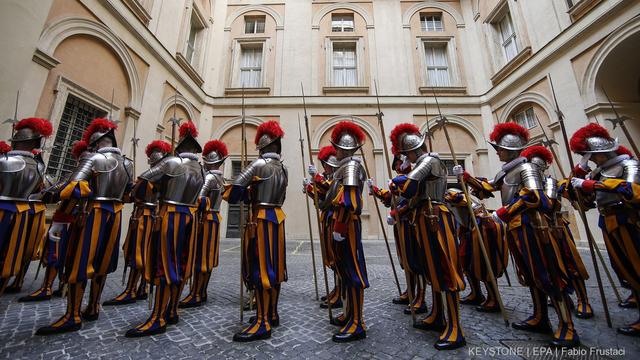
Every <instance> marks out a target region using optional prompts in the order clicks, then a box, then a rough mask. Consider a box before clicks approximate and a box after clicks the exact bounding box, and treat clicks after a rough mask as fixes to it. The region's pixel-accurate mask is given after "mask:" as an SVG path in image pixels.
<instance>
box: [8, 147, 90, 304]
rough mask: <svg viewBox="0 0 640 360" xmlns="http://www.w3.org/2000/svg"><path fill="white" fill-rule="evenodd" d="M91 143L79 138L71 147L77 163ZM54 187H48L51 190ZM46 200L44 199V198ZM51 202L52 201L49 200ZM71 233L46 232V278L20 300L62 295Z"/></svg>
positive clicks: (37, 299)
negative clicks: (63, 273)
mask: <svg viewBox="0 0 640 360" xmlns="http://www.w3.org/2000/svg"><path fill="white" fill-rule="evenodd" d="M88 147H89V144H87V142H86V141H84V140H78V141H76V142H75V143H74V144H73V147H72V148H71V156H73V158H74V159H75V160H76V165H79V164H80V160H81V159H82V158H84V157H89V156H90V155H91V153H90V152H89V151H88ZM65 183H66V180H65V181H59V182H58V183H57V184H56V185H54V186H59V187H61V186H64V185H65ZM52 190H53V189H48V191H49V192H51V191H52ZM43 201H44V199H43ZM48 202H50V201H48ZM71 203H75V201H72V200H65V205H64V206H65V207H66V206H69V204H71ZM78 209H79V207H78V206H77V205H75V207H74V208H73V210H72V211H73V214H74V216H78V215H79V214H78ZM69 235H70V229H69V227H68V228H67V229H65V230H64V231H63V232H62V233H61V234H60V237H59V238H57V237H51V236H49V234H48V233H47V234H45V241H44V246H43V249H42V254H41V256H40V261H41V263H42V266H44V268H45V272H44V279H43V280H42V285H41V286H40V288H39V289H37V290H36V291H34V292H32V293H31V294H29V295H27V296H23V297H21V298H19V299H18V301H19V302H34V301H45V300H49V299H51V296H52V295H55V296H62V288H63V281H62V273H61V270H62V267H63V265H64V261H65V258H66V255H67V245H68V243H69V241H68V240H69ZM56 277H58V278H59V279H60V284H59V286H58V290H56V291H53V282H54V281H55V280H56Z"/></svg>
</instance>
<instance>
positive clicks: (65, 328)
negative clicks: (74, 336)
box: [36, 323, 82, 336]
mask: <svg viewBox="0 0 640 360" xmlns="http://www.w3.org/2000/svg"><path fill="white" fill-rule="evenodd" d="M81 328H82V323H77V324H67V325H62V326H55V327H54V326H43V327H41V328H39V329H38V330H36V335H39V336H47V335H55V334H63V333H67V332H73V331H78V330H80V329H81Z"/></svg>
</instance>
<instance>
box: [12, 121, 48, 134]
mask: <svg viewBox="0 0 640 360" xmlns="http://www.w3.org/2000/svg"><path fill="white" fill-rule="evenodd" d="M27 128H28V129H31V130H32V131H34V132H36V133H38V134H40V135H41V136H44V137H49V136H51V134H53V126H52V125H51V122H49V120H47V119H40V118H26V119H22V120H20V121H18V123H17V124H16V127H15V130H16V131H17V130H20V129H27Z"/></svg>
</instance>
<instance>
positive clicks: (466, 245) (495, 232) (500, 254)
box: [444, 188, 509, 313]
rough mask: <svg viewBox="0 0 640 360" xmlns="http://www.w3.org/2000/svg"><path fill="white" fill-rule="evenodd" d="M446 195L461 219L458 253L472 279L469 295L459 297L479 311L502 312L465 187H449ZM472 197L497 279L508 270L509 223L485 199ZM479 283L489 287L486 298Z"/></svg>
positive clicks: (458, 219) (463, 268)
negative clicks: (496, 216)
mask: <svg viewBox="0 0 640 360" xmlns="http://www.w3.org/2000/svg"><path fill="white" fill-rule="evenodd" d="M444 199H445V201H446V202H447V204H448V205H449V208H450V209H451V211H452V212H453V214H454V216H455V218H456V221H457V223H458V229H457V232H458V239H459V240H460V244H459V246H458V257H459V259H460V263H461V264H462V270H463V271H464V274H465V275H466V276H467V279H468V280H469V288H470V290H471V292H470V293H469V295H467V296H466V297H465V298H463V299H462V300H460V303H462V304H468V305H477V306H476V310H477V311H480V312H489V313H495V312H500V306H499V304H498V297H497V294H496V293H495V291H494V290H493V286H491V278H490V277H489V272H488V271H487V267H486V265H485V262H484V259H483V257H482V253H481V250H480V243H479V241H480V239H478V236H477V232H475V231H473V226H472V222H473V218H472V217H471V214H470V213H469V208H468V206H467V198H466V196H465V195H464V193H463V192H462V190H460V189H456V188H450V189H448V190H447V192H446V194H445V197H444ZM471 201H472V207H473V211H474V213H475V215H476V220H477V221H478V226H479V227H480V231H481V232H482V240H483V241H484V247H485V249H486V250H487V255H488V256H489V261H490V262H491V270H493V274H494V275H495V277H496V279H498V278H500V277H501V276H502V275H503V274H504V272H505V271H507V265H508V263H509V248H508V247H507V242H506V240H505V235H506V227H505V225H504V223H503V222H502V221H497V220H496V219H494V218H493V217H492V216H491V215H490V214H489V213H488V211H487V210H486V209H485V207H484V205H483V204H482V203H480V202H479V201H477V200H476V199H473V198H472V199H471ZM480 283H484V285H485V288H486V289H487V297H486V298H485V297H484V296H483V295H482V290H481V288H480Z"/></svg>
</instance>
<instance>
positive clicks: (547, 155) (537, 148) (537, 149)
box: [520, 145, 553, 164]
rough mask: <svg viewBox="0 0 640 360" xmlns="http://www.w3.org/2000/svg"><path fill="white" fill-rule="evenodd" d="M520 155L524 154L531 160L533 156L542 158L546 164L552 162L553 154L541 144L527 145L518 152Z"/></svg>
mask: <svg viewBox="0 0 640 360" xmlns="http://www.w3.org/2000/svg"><path fill="white" fill-rule="evenodd" d="M520 156H524V157H526V158H527V159H528V160H531V159H533V158H534V157H539V158H541V159H543V160H544V161H545V162H546V163H547V164H551V163H553V154H552V153H551V151H549V149H547V148H546V147H544V146H542V145H534V146H529V147H528V148H526V149H524V150H523V151H522V153H520Z"/></svg>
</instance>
